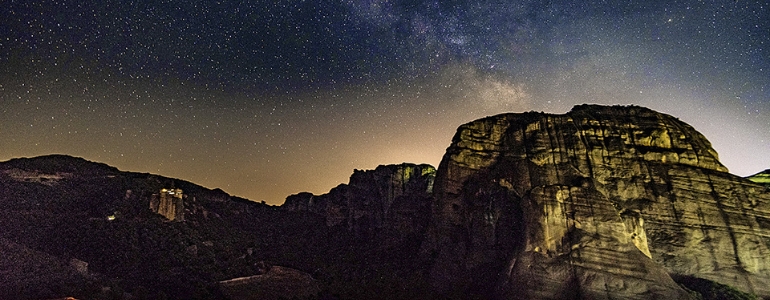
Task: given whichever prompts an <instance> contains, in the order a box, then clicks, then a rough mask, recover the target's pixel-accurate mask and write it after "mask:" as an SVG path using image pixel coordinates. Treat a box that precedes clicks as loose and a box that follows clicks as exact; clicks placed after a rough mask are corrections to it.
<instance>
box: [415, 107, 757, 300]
mask: <svg viewBox="0 0 770 300" xmlns="http://www.w3.org/2000/svg"><path fill="white" fill-rule="evenodd" d="M434 197H435V200H434V205H433V207H432V209H433V215H434V219H433V224H432V225H431V226H430V228H429V231H428V237H429V238H428V241H429V242H428V243H426V246H425V247H424V250H425V251H426V254H428V257H431V258H432V259H433V267H432V269H431V281H432V283H433V285H434V286H435V287H436V288H438V289H440V290H442V291H443V292H445V293H453V292H456V293H465V292H468V291H469V290H473V291H492V292H490V295H489V296H493V297H502V298H509V299H514V298H515V299H519V298H524V299H565V298H569V299H573V298H581V299H610V298H623V299H653V298H664V297H666V298H675V299H686V298H689V297H690V296H689V295H688V294H687V293H686V292H685V291H684V290H683V289H681V288H680V287H679V286H678V285H677V284H676V283H675V282H674V281H673V280H672V279H671V276H670V275H676V276H693V277H699V278H705V279H709V280H713V281H717V282H720V283H724V284H728V285H731V286H733V287H735V288H737V289H739V290H742V291H746V292H751V293H755V294H758V295H760V296H763V297H770V286H768V285H767V283H768V282H770V250H768V249H769V248H770V192H768V191H767V189H765V188H764V187H762V186H760V185H758V184H756V183H754V182H751V181H749V180H745V179H743V178H740V177H737V176H734V175H731V174H729V173H727V168H725V167H724V166H723V165H722V164H721V163H720V162H719V159H718V156H717V153H716V152H715V151H714V150H713V149H712V148H711V144H710V143H709V141H708V140H707V139H706V138H705V137H704V136H703V135H701V134H700V133H698V132H697V131H696V130H695V129H693V128H692V127H691V126H689V125H687V124H685V123H684V122H681V121H680V120H678V119H676V118H674V117H671V116H668V115H665V114H661V113H658V112H655V111H652V110H649V109H646V108H642V107H634V106H631V107H618V106H613V107H606V106H596V105H582V106H576V107H574V108H573V109H572V111H570V112H569V113H567V114H565V115H551V114H543V113H535V112H529V113H521V114H503V115H497V116H493V117H487V118H484V119H480V120H477V121H473V122H470V123H468V124H465V125H462V126H460V128H459V129H458V131H457V134H456V135H455V137H454V138H453V140H452V144H451V145H450V147H449V148H448V149H447V152H446V154H445V155H444V158H443V160H442V162H441V165H440V166H439V170H438V172H437V174H436V180H435V187H434Z"/></svg>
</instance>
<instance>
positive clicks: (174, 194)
mask: <svg viewBox="0 0 770 300" xmlns="http://www.w3.org/2000/svg"><path fill="white" fill-rule="evenodd" d="M150 209H151V210H152V211H153V212H155V213H158V214H160V215H162V216H164V217H166V219H169V220H171V221H184V194H183V193H182V190H181V189H161V190H160V193H158V194H157V195H152V199H151V200H150Z"/></svg>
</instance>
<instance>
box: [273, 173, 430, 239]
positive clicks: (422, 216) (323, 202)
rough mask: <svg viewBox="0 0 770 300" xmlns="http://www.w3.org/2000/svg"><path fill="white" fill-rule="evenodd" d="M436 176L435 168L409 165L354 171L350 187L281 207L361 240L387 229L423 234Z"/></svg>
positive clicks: (299, 197) (298, 197) (291, 200)
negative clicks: (321, 219) (313, 216)
mask: <svg viewBox="0 0 770 300" xmlns="http://www.w3.org/2000/svg"><path fill="white" fill-rule="evenodd" d="M435 174H436V169H435V168H434V167H433V166H430V165H425V164H422V165H416V164H407V163H404V164H399V165H387V166H378V167H377V168H376V169H374V170H365V171H361V170H355V171H354V172H353V175H351V176H350V182H349V183H348V184H341V185H339V186H337V187H335V188H333V189H332V190H331V191H329V193H327V194H323V195H313V194H311V193H299V194H295V195H291V196H289V197H287V198H286V202H284V204H283V205H282V206H281V207H282V208H283V209H285V210H289V211H308V212H312V213H316V214H318V215H321V216H323V217H324V218H325V220H326V224H327V225H328V226H344V227H345V228H347V229H348V230H350V231H352V232H355V233H356V234H358V235H361V236H366V235H370V234H372V232H373V231H375V230H377V229H381V228H385V227H387V228H392V229H396V230H398V231H400V232H402V233H407V234H408V233H417V232H419V233H422V229H423V228H424V227H425V225H426V224H425V223H426V222H427V220H428V219H427V213H428V212H429V209H430V208H429V205H430V194H431V192H432V189H433V180H434V178H435Z"/></svg>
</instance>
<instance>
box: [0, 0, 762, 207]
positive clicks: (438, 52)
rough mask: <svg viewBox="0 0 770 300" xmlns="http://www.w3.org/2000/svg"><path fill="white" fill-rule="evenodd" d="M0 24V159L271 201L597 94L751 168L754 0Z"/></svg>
mask: <svg viewBox="0 0 770 300" xmlns="http://www.w3.org/2000/svg"><path fill="white" fill-rule="evenodd" d="M500 2H504V3H500ZM573 2H574V3H573ZM0 19H2V20H3V21H2V22H0V103H1V104H2V106H0V160H7V159H10V158H14V157H30V156H37V155H43V154H51V153H62V154H69V155H73V156H79V157H83V158H86V159H89V160H93V161H99V162H104V163H107V164H110V165H113V166H116V167H118V168H120V169H121V170H128V171H137V172H150V173H156V174H161V175H164V176H170V177H175V178H182V179H185V180H189V181H192V182H195V183H198V184H202V185H204V186H207V187H211V188H214V187H220V188H222V189H224V190H225V191H227V192H229V193H231V194H234V195H238V196H242V197H245V198H249V199H251V200H255V201H260V200H264V201H266V202H268V203H272V204H280V203H282V202H283V200H284V198H285V197H286V196H287V195H289V194H292V193H297V192H301V191H311V192H315V193H323V192H326V191H328V190H329V189H330V188H332V187H334V186H336V185H337V184H339V183H343V182H346V181H347V177H348V176H349V175H350V174H351V173H352V171H353V169H371V168H374V167H376V166H377V165H379V164H390V163H401V162H414V163H430V164H433V165H438V162H439V161H440V159H441V156H442V155H443V152H444V150H445V149H446V147H447V146H448V145H449V142H450V140H451V137H452V135H453V134H454V131H455V129H456V128H457V127H458V126H459V125H460V124H463V123H465V122H468V121H471V120H473V119H477V118H480V117H484V116H487V115H494V114H499V113H504V112H523V111H530V110H535V111H545V112H551V113H564V112H566V111H568V110H569V109H570V108H571V107H572V106H573V105H575V104H580V103H599V104H636V105H641V106H646V107H650V108H652V109H655V110H658V111H660V112H664V113H668V114H671V115H674V116H676V117H678V118H680V119H682V120H683V121H685V122H688V123H690V124H691V125H693V126H694V127H695V128H696V129H698V130H699V131H701V132H702V133H703V134H705V135H706V136H707V137H708V138H709V139H710V140H711V141H712V143H713V145H714V147H715V149H716V150H717V151H718V152H719V154H720V158H721V160H722V162H723V163H724V164H725V165H726V166H727V167H728V168H729V169H730V170H731V172H733V173H735V174H739V175H750V174H753V173H756V172H759V171H761V170H764V169H767V168H770V156H769V155H767V151H768V150H770V4H768V3H767V2H761V1H760V2H757V1H742V0H737V1H652V2H651V1H622V2H620V1H618V2H617V3H615V2H603V1H588V2H584V3H582V2H581V3H578V2H576V1H551V2H545V1H468V2H465V1H385V0H360V1H359V0H351V1H297V0H295V1H243V2H241V1H215V2H214V1H118V0H114V1H110V0H107V1H98V2H94V3H90V2H88V3H82V1H5V2H4V3H3V5H2V7H0Z"/></svg>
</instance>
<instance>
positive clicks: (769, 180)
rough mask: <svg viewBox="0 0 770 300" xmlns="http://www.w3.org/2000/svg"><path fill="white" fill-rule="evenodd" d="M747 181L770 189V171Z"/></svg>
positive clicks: (758, 174)
mask: <svg viewBox="0 0 770 300" xmlns="http://www.w3.org/2000/svg"><path fill="white" fill-rule="evenodd" d="M746 179H748V180H751V181H753V182H756V183H759V184H761V185H764V186H766V187H768V188H770V169H768V170H764V171H762V172H759V173H757V174H754V175H751V176H749V177H746Z"/></svg>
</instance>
